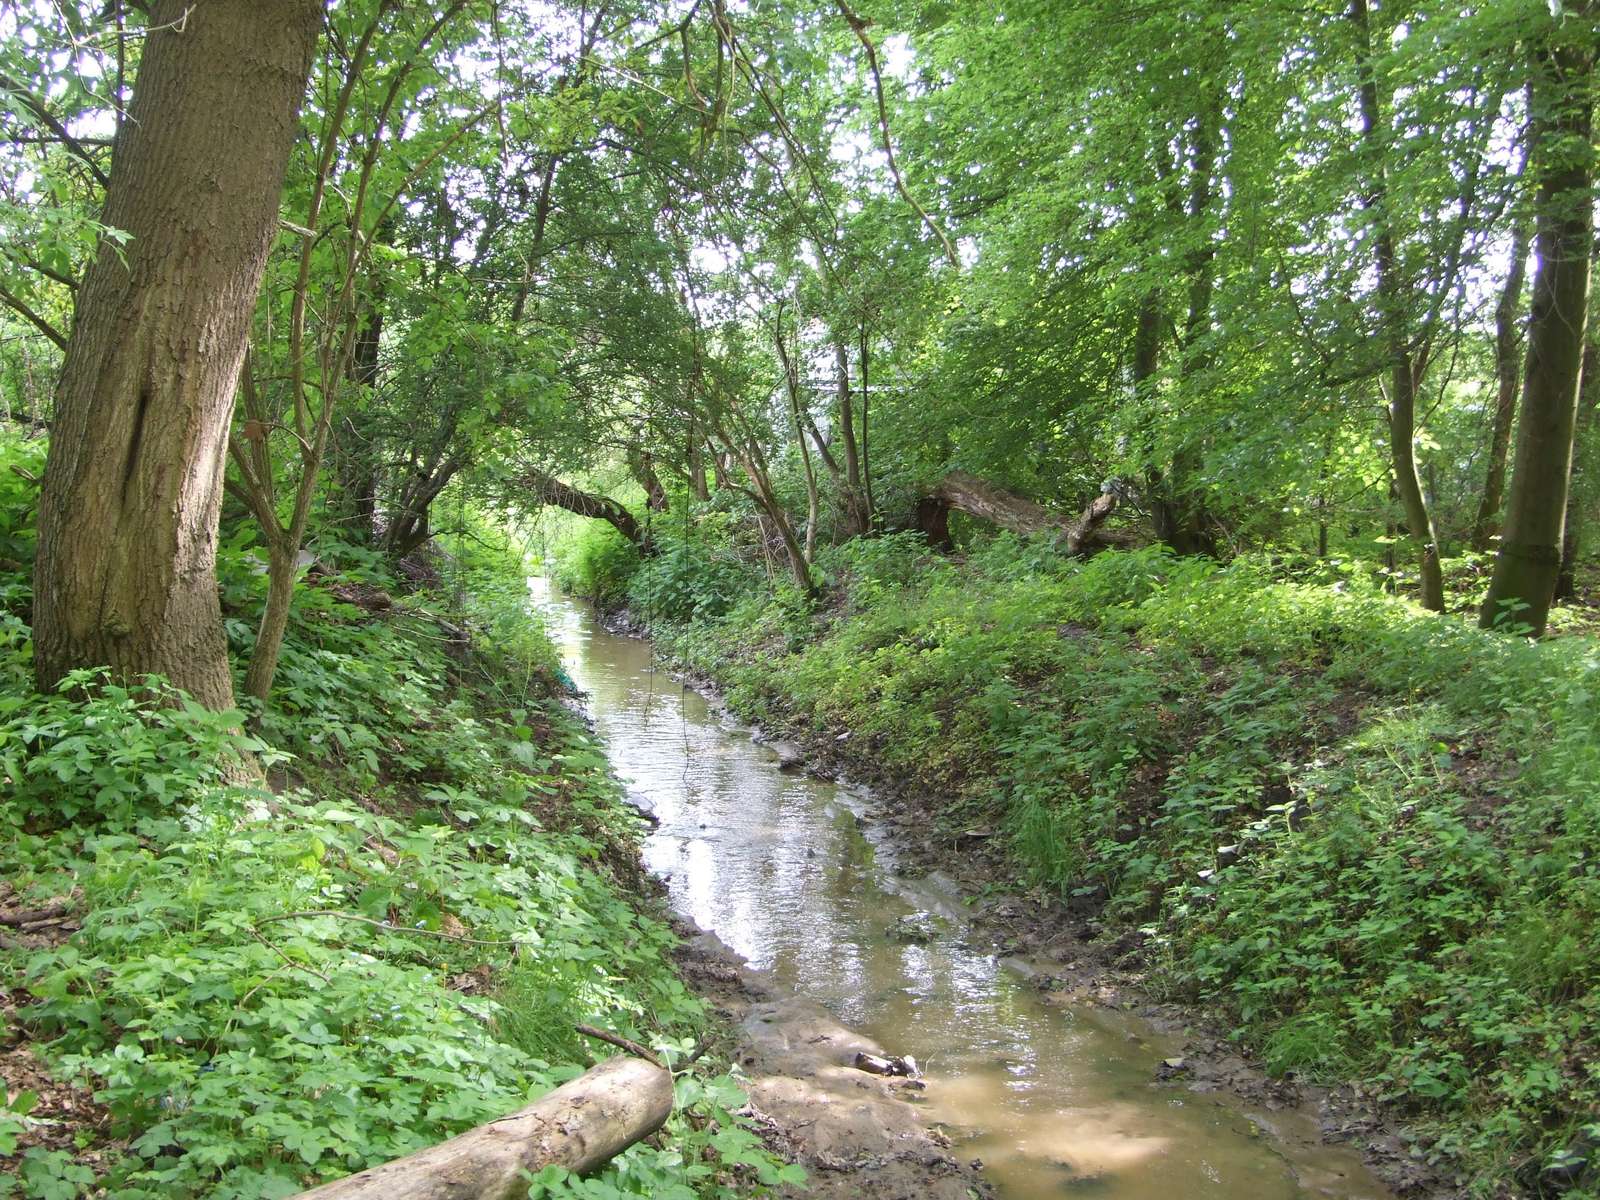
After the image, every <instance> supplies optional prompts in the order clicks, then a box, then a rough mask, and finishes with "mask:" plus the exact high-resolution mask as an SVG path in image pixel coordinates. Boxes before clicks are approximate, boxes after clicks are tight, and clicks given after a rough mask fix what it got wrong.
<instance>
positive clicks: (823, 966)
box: [536, 594, 1392, 1200]
mask: <svg viewBox="0 0 1600 1200" xmlns="http://www.w3.org/2000/svg"><path fill="white" fill-rule="evenodd" d="M536 602H537V603H538V604H539V605H540V607H542V608H543V609H544V610H545V612H546V616H547V620H548V621H549V623H550V626H551V635H552V637H553V639H554V640H555V641H556V642H557V644H558V646H559V647H560V648H561V650H562V653H563V656H564V659H565V662H566V667H567V670H568V671H569V673H570V674H571V675H572V676H573V677H574V679H575V680H576V681H577V683H578V685H579V687H580V688H581V689H582V690H584V691H585V692H587V693H589V696H590V701H591V707H592V715H593V718H594V720H595V723H596V726H597V731H598V732H599V733H600V734H601V736H602V737H603V738H604V739H605V740H606V742H607V743H608V749H609V753H610V757H611V759H612V762H613V765H614V767H615V769H616V771H617V773H618V775H619V777H620V778H621V779H622V780H623V781H624V783H625V785H626V786H627V788H628V789H629V792H630V797H631V798H632V799H633V801H634V802H635V803H636V804H638V805H639V806H640V807H641V808H643V809H645V810H646V811H647V812H649V813H650V814H651V815H652V817H653V818H654V819H655V821H656V829H655V831H654V833H653V834H652V835H651V837H650V838H649V839H648V841H647V844H646V849H645V857H646V861H647V864H648V865H649V866H650V868H651V870H652V871H653V872H654V873H656V874H657V875H658V876H659V877H661V878H663V880H664V881H665V885H666V887H667V889H668V892H669V894H670V896H671V899H672V903H673V906H674V908H675V909H676V910H677V911H678V912H679V913H680V915H684V916H687V917H688V918H689V919H691V920H693V921H695V922H696V923H697V924H698V925H700V926H702V927H705V928H708V929H711V930H712V931H713V932H715V933H716V934H718V935H719V936H720V937H721V938H722V939H723V940H724V941H725V942H727V943H728V945H729V946H730V947H731V948H732V950H734V951H735V952H736V953H737V954H739V955H740V956H741V957H742V958H743V959H745V960H746V961H747V962H748V963H749V966H750V968H751V969H753V970H754V971H755V972H756V973H757V975H758V976H759V980H760V982H759V985H758V989H757V990H758V995H757V996H756V997H745V998H743V999H742V1000H741V1001H740V1004H741V1005H746V1004H748V1005H750V1006H752V1007H754V1006H758V1005H760V1004H763V1003H768V1004H770V1003H772V1001H770V1000H766V999H765V996H764V994H761V993H762V990H763V989H766V988H775V989H777V990H778V992H779V993H780V995H783V996H791V997H792V996H798V997H801V998H802V999H803V1000H805V1001H809V1002H810V1004H811V1006H815V1005H820V1006H821V1007H822V1010H823V1011H824V1012H825V1013H826V1016H827V1020H828V1022H829V1029H830V1031H832V1032H829V1033H827V1034H826V1035H825V1034H824V1033H823V1032H822V1031H821V1030H818V1029H807V1028H806V1025H805V1022H806V1021H807V1020H809V1019H811V1018H812V1017H813V1016H816V1015H818V1014H817V1013H816V1009H815V1007H809V1008H807V1009H805V1010H802V1011H801V1012H799V1013H782V1014H781V1019H780V1020H778V1021H776V1022H774V1023H775V1024H776V1025H778V1026H779V1027H784V1026H788V1027H789V1028H790V1030H791V1032H790V1035H789V1037H788V1044H789V1045H790V1046H791V1047H792V1046H794V1045H796V1044H799V1043H807V1044H809V1043H810V1041H811V1039H812V1038H815V1037H822V1036H827V1037H829V1038H831V1039H838V1038H839V1037H840V1035H839V1034H838V1033H837V1027H839V1026H843V1027H844V1028H845V1029H848V1030H854V1031H857V1032H858V1033H859V1034H860V1035H863V1036H865V1037H866V1038H869V1039H872V1041H873V1042H874V1043H876V1045H877V1046H879V1047H882V1048H883V1049H884V1050H886V1051H887V1052H889V1053H891V1054H898V1055H914V1056H916V1057H917V1058H918V1059H919V1060H925V1061H923V1062H922V1067H923V1070H924V1072H925V1078H924V1080H923V1082H924V1083H925V1087H924V1088H923V1089H915V1090H912V1089H902V1087H900V1086H897V1085H894V1084H888V1085H885V1084H883V1083H882V1081H879V1080H876V1079H872V1080H870V1083H869V1081H868V1077H864V1076H863V1077H861V1078H860V1079H856V1078H854V1076H858V1075H860V1073H859V1072H855V1071H853V1070H850V1069H849V1068H846V1071H847V1072H848V1074H849V1076H850V1078H849V1079H848V1082H847V1086H849V1087H852V1088H855V1089H856V1090H857V1091H866V1090H868V1089H869V1088H871V1089H872V1090H885V1091H887V1094H889V1095H891V1096H894V1095H898V1096H900V1097H902V1098H903V1099H904V1100H906V1101H907V1102H908V1103H910V1104H913V1105H914V1106H915V1108H916V1109H917V1110H918V1112H919V1115H921V1116H922V1118H923V1123H924V1124H926V1125H929V1126H931V1127H933V1129H934V1130H935V1134H936V1137H935V1142H934V1144H935V1146H937V1145H938V1142H939V1141H942V1140H943V1139H948V1140H949V1143H950V1146H949V1150H948V1152H947V1154H948V1157H949V1158H950V1159H953V1160H954V1161H955V1162H956V1163H958V1164H960V1163H968V1164H970V1162H971V1161H972V1160H974V1159H977V1160H981V1162H982V1163H983V1166H984V1177H985V1178H986V1179H987V1180H988V1181H989V1182H990V1183H991V1184H992V1185H993V1187H994V1190H995V1194H996V1195H998V1196H1001V1197H1012V1198H1016V1200H1022V1198H1031V1197H1040V1196H1054V1195H1059V1194H1062V1193H1063V1192H1064V1191H1066V1192H1069V1193H1070V1192H1076V1191H1078V1190H1087V1191H1092V1192H1093V1193H1094V1194H1096V1195H1103V1196H1108V1197H1115V1198H1117V1200H1123V1198H1127V1200H1157V1198H1162V1197H1166V1196H1169V1195H1171V1194H1173V1193H1174V1192H1176V1193H1177V1194H1182V1195H1185V1196H1194V1197H1200V1198H1204V1197H1217V1198H1219V1200H1220V1198H1223V1197H1228V1198H1230V1200H1231V1198H1232V1197H1236V1196H1243V1195H1249V1196H1252V1197H1256V1196H1259V1197H1269V1198H1270V1197H1283V1198H1285V1200H1298V1198H1301V1197H1313V1196H1325V1197H1339V1198H1348V1200H1369V1198H1371V1200H1379V1198H1387V1197H1389V1196H1390V1195H1392V1193H1391V1192H1390V1191H1389V1190H1388V1189H1387V1188H1385V1187H1384V1186H1383V1185H1382V1184H1381V1183H1380V1182H1378V1180H1377V1179H1376V1178H1374V1177H1373V1176H1372V1175H1371V1174H1370V1173H1369V1172H1367V1171H1366V1169H1365V1168H1364V1167H1363V1166H1362V1165H1361V1163H1360V1161H1359V1157H1358V1155H1357V1154H1356V1153H1354V1152H1353V1151H1351V1150H1349V1149H1347V1148H1344V1147H1339V1146H1328V1145H1324V1144H1323V1142H1322V1138H1321V1133H1320V1131H1319V1129H1318V1127H1317V1124H1316V1120H1315V1114H1312V1113H1307V1112H1304V1111H1302V1110H1299V1109H1294V1108H1290V1107H1288V1106H1285V1105H1283V1104H1282V1103H1280V1102H1279V1101H1278V1100H1277V1099H1276V1098H1272V1097H1268V1098H1266V1099H1265V1101H1264V1102H1263V1103H1260V1104H1254V1105H1253V1104H1250V1103H1247V1102H1244V1101H1241V1100H1237V1099H1235V1098H1233V1097H1232V1096H1230V1095H1229V1094H1228V1093H1226V1092H1224V1091H1222V1090H1221V1089H1210V1090H1208V1088H1207V1085H1206V1082H1205V1081H1204V1080H1202V1079H1200V1078H1198V1077H1196V1078H1170V1079H1169V1078H1162V1077H1161V1076H1162V1075H1163V1074H1165V1073H1170V1072H1173V1071H1174V1070H1177V1071H1178V1072H1179V1074H1182V1069H1181V1068H1173V1067H1171V1066H1164V1065H1163V1064H1164V1063H1166V1062H1167V1060H1172V1059H1176V1058H1179V1057H1181V1054H1180V1053H1179V1046H1180V1041H1179V1039H1178V1038H1177V1037H1176V1035H1175V1033H1174V1031H1170V1030H1163V1029H1161V1028H1159V1027H1157V1026H1155V1025H1153V1024H1151V1023H1149V1022H1147V1021H1144V1020H1142V1019H1141V1018H1139V1017H1138V1016H1136V1015H1134V1014H1131V1013H1129V1012H1127V1011H1124V1010H1120V1009H1117V1008H1113V1007H1111V1006H1110V1005H1107V1004H1104V1003H1098V1002H1093V998H1092V997H1079V996H1075V995H1073V994H1070V993H1068V992H1067V991H1065V990H1064V989H1060V988H1054V989H1048V990H1041V989H1040V988H1039V987H1038V986H1037V984H1038V983H1039V982H1040V977H1041V976H1042V975H1043V974H1045V973H1048V972H1045V971H1043V970H1042V967H1043V965H1044V964H1040V963H1036V962H1025V961H1022V960H1020V959H1016V958H1011V959H1008V960H1006V961H1002V958H1001V956H999V955H996V954H995V953H993V946H992V945H991V943H990V940H989V937H988V935H987V934H986V933H985V932H984V931H983V930H982V929H980V928H979V927H978V926H976V925H974V924H973V923H972V921H971V920H970V919H969V916H968V913H969V909H970V906H969V905H968V904H967V903H966V902H965V900H964V896H963V893H962V891H961V889H960V887H959V886H957V884H956V882H955V880H953V879H952V878H949V877H947V876H943V875H941V874H940V873H938V872H928V871H926V870H925V869H924V868H923V867H922V866H921V864H920V863H919V862H918V861H917V855H918V853H919V852H917V851H912V850H910V849H909V848H908V847H909V842H908V841H907V840H906V839H903V838H900V837H895V836H892V835H891V834H890V833H889V832H888V830H887V827H886V825H885V824H884V823H883V822H881V821H880V820H879V819H878V818H879V817H880V816H881V815H882V811H881V810H882V809H883V807H884V806H883V803H882V802H881V801H880V800H878V799H877V798H876V797H875V796H873V795H871V794H869V793H867V792H865V791H863V790H861V789H859V788H856V787H853V786H845V787H840V786H837V785H835V784H834V783H832V782H828V781H824V780H819V779H816V778H813V777H810V776H808V775H806V774H804V773H800V772H793V771H791V772H783V771H779V770H778V769H777V763H776V761H775V758H776V756H775V755H774V754H773V752H772V751H771V750H770V748H768V747H764V746H762V745H760V744H759V743H758V742H757V741H755V740H754V738H753V737H752V734H751V731H750V730H749V729H748V728H745V727H741V726H739V725H738V724H737V723H735V722H733V721H731V720H730V719H729V718H728V717H727V715H726V714H725V713H721V712H719V711H718V710H716V709H714V708H713V707H712V706H711V705H709V704H708V703H707V702H706V700H705V699H704V698H703V697H702V696H700V695H699V694H698V693H696V692H694V691H692V690H690V689H689V688H687V687H686V686H682V685H680V684H679V683H677V682H675V681H674V680H672V679H671V678H669V677H668V676H667V674H666V673H665V671H663V670H660V669H659V668H658V667H657V665H656V663H655V660H654V658H653V654H652V651H651V650H650V647H649V646H648V645H647V644H646V643H644V642H642V641H639V640H637V639H633V638H627V637H622V636H615V635H612V634H609V633H607V632H606V631H604V630H602V629H600V628H599V627H598V626H597V625H596V624H595V623H594V622H593V621H592V619H591V618H590V617H588V615H587V614H586V613H584V612H582V611H580V610H579V609H578V608H577V607H576V606H575V605H572V604H570V603H568V602H566V601H563V600H560V599H559V598H556V597H552V596H550V595H548V594H543V595H536ZM717 961H720V962H721V966H719V967H717V968H716V970H717V971H718V972H721V973H725V972H727V971H728V970H730V969H734V968H730V966H729V964H727V963H726V961H725V960H717ZM734 970H736V969H734ZM690 974H691V977H693V974H694V972H693V970H692V969H691V971H690ZM1030 975H1032V976H1033V977H1034V978H1032V979H1031V980H1030V979H1029V976H1030ZM741 986H745V985H743V984H742V985H741ZM743 1011H744V1012H748V1011H749V1010H748V1009H745V1010H743ZM735 1015H736V1016H737V1015H741V1014H740V1013H735ZM769 1015H771V1014H769ZM746 1036H747V1038H748V1037H749V1033H748V1032H747V1035H746ZM817 1044H819V1045H825V1044H826V1043H821V1042H819V1043H817ZM750 1045H751V1043H750V1041H747V1043H746V1048H745V1050H744V1051H742V1054H743V1056H749V1055H750V1053H751V1051H750ZM844 1045H845V1043H844V1042H843V1041H840V1042H839V1049H840V1050H841V1051H842V1047H843V1046H844ZM833 1052H834V1051H833V1050H831V1049H830V1050H829V1051H828V1053H833ZM755 1065H756V1069H757V1071H758V1073H764V1072H766V1071H767V1066H768V1064H767V1063H765V1062H762V1061H760V1059H759V1054H758V1062H757V1064H755ZM829 1065H830V1069H837V1068H838V1066H839V1063H837V1062H834V1063H832V1064H829ZM1185 1065H1187V1064H1185ZM787 1069H788V1067H787V1066H786V1065H784V1064H779V1070H778V1074H779V1077H780V1078H781V1077H782V1072H783V1071H784V1070H787ZM1194 1069H1197V1068H1194ZM858 1085H859V1086H858ZM1196 1085H1198V1086H1196ZM759 1094H760V1089H759V1088H758V1089H757V1096H758V1099H757V1104H756V1107H757V1108H758V1109H759V1108H760V1107H761V1102H760V1099H759ZM817 1108H818V1105H817V1104H816V1103H809V1104H807V1103H801V1104H800V1114H801V1116H802V1118H803V1119H809V1118H807V1117H806V1114H808V1113H809V1117H811V1118H814V1117H815V1115H816V1111H817ZM939 1148H940V1149H942V1147H939ZM825 1156H826V1154H824V1157H825ZM836 1157H839V1158H847V1157H848V1156H844V1155H838V1156H836ZM867 1157H869V1158H870V1157H873V1156H871V1155H868V1156H867ZM857 1165H858V1166H859V1165H862V1164H860V1163H858V1164H857ZM811 1171H812V1175H813V1179H814V1180H820V1179H823V1178H825V1175H826V1174H827V1173H826V1172H822V1171H818V1170H817V1169H816V1162H815V1161H813V1162H812V1164H811ZM863 1177H864V1173H863V1172H860V1171H858V1172H856V1173H855V1177H854V1178H851V1179H848V1180H847V1181H845V1184H844V1186H845V1190H844V1191H843V1192H841V1193H839V1194H850V1195H872V1194H877V1193H874V1192H871V1191H869V1190H865V1189H864V1185H863V1183H862V1178H863ZM818 1186H821V1185H818ZM917 1186H920V1187H922V1188H925V1187H926V1186H927V1185H925V1184H924V1185H917ZM803 1194H828V1193H817V1192H811V1193H803ZM883 1194H886V1195H888V1194H921V1193H920V1192H919V1191H916V1190H915V1189H914V1190H913V1191H911V1192H907V1193H898V1192H896V1191H894V1190H892V1189H891V1190H889V1191H886V1192H885V1193H883ZM955 1194H957V1195H959V1194H961V1193H960V1192H959V1191H958V1192H956V1193H955Z"/></svg>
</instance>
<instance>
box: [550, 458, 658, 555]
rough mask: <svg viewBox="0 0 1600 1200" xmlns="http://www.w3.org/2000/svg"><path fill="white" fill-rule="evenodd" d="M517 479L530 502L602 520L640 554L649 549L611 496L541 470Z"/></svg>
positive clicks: (631, 518) (640, 531) (629, 516)
mask: <svg viewBox="0 0 1600 1200" xmlns="http://www.w3.org/2000/svg"><path fill="white" fill-rule="evenodd" d="M519 482H520V483H521V484H522V486H523V487H525V488H526V489H527V490H528V494H529V496H530V498H531V499H532V500H533V501H534V503H536V504H552V505H554V506H555V507H557V508H564V509H566V510H567V511H568V512H571V513H577V514H578V515H579V516H580V517H592V518H593V519H595V520H597V521H604V522H605V523H606V524H608V525H610V526H611V527H612V528H613V529H615V530H616V531H617V532H618V533H620V534H621V535H622V536H623V537H625V538H627V539H628V540H629V541H630V542H632V543H633V544H634V545H635V546H637V547H639V550H640V553H648V552H649V549H650V547H649V545H648V543H647V542H646V539H645V536H644V530H643V529H642V528H640V526H639V522H638V520H637V519H636V518H635V517H634V515H633V514H632V513H631V512H629V511H628V510H627V509H626V508H624V507H623V506H622V505H621V504H619V503H618V502H617V501H615V500H613V499H611V497H609V496H598V495H595V494H594V493H593V492H584V491H579V490H578V489H577V488H575V487H573V486H572V485H571V484H567V483H562V482H561V481H560V480H559V479H557V478H556V477H555V476H554V475H547V474H545V473H544V472H543V471H524V472H523V473H522V478H521V479H520V480H519Z"/></svg>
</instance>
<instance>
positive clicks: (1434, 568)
mask: <svg viewBox="0 0 1600 1200" xmlns="http://www.w3.org/2000/svg"><path fill="white" fill-rule="evenodd" d="M1350 20H1351V22H1352V23H1353V24H1354V25H1355V28H1356V36H1357V38H1358V46H1357V56H1358V57H1357V68H1358V71H1359V75H1360V80H1359V85H1358V89H1357V91H1358V99H1359V101H1360V106H1361V140H1362V143H1363V145H1364V146H1365V147H1366V148H1367V150H1368V152H1369V154H1370V155H1371V156H1372V163H1371V166H1370V167H1369V172H1370V176H1369V180H1368V183H1367V185H1366V189H1365V191H1364V194H1363V195H1362V207H1363V208H1365V209H1366V211H1367V212H1368V213H1369V214H1370V215H1371V218H1372V224H1373V241H1374V242H1375V244H1376V248H1377V253H1376V262H1377V273H1378V278H1377V285H1378V286H1377V293H1378V300H1377V302H1378V324H1379V331H1380V332H1379V336H1380V337H1381V339H1382V341H1383V346H1384V350H1385V352H1386V353H1387V356H1388V364H1389V455H1390V460H1391V465H1392V467H1393V470H1394V480H1395V487H1396V489H1397V490H1398V491H1399V494H1400V504H1401V507H1402V508H1403V509H1404V511H1405V515H1406V528H1407V529H1408V530H1409V531H1410V533H1411V537H1412V540H1413V541H1415V542H1416V543H1417V544H1418V545H1419V546H1420V548H1421V561H1420V564H1419V565H1420V572H1419V573H1420V576H1421V583H1422V606H1423V607H1424V608H1427V609H1431V610H1433V611H1434V612H1443V611H1444V572H1443V570H1442V569H1441V567H1440V565H1439V535H1438V533H1437V532H1435V530H1434V527H1433V514H1432V513H1431V512H1429V511H1428V500H1427V497H1426V496H1425V495H1424V494H1423V491H1422V480H1421V479H1420V478H1419V477H1418V475H1417V445H1416V436H1417V393H1418V391H1419V390H1420V389H1421V387H1422V371H1423V364H1422V363H1421V362H1420V361H1419V360H1418V359H1417V358H1416V356H1414V355H1413V354H1412V352H1411V346H1410V341H1409V339H1408V337H1407V333H1406V319H1407V318H1406V303H1407V297H1405V296H1404V295H1403V294H1402V293H1403V290H1404V289H1403V286H1402V283H1401V280H1400V274H1399V272H1400V265H1399V257H1398V254H1397V252H1396V249H1395V234H1394V224H1393V219H1392V214H1391V212H1390V210H1389V205H1390V202H1391V197H1390V195H1389V185H1388V180H1387V175H1386V172H1385V169H1384V156H1385V155H1386V154H1387V148H1386V146H1385V144H1384V139H1383V137H1382V135H1381V132H1380V131H1381V129H1382V122H1383V115H1382V111H1381V109H1380V107H1379V104H1378V84H1377V79H1376V77H1375V75H1374V73H1373V66H1372V42H1371V31H1370V25H1369V21H1368V15H1367V0H1351V4H1350Z"/></svg>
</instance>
